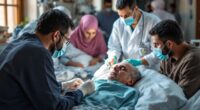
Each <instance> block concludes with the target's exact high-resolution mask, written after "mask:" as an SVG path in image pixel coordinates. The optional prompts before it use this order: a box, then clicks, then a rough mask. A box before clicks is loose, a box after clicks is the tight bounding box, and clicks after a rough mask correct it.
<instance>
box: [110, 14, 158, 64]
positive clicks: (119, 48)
mask: <svg viewBox="0 0 200 110" xmlns="http://www.w3.org/2000/svg"><path fill="white" fill-rule="evenodd" d="M158 22H160V19H159V18H158V17H157V16H155V15H153V14H150V13H146V12H143V11H142V16H141V18H140V20H139V22H138V24H137V26H136V27H135V29H134V31H133V32H132V30H131V28H130V26H127V25H125V24H124V22H123V21H122V20H121V18H119V19H117V20H116V21H115V23H114V24H113V30H112V33H111V36H110V39H109V42H108V52H107V54H108V57H113V56H116V57H117V60H119V58H120V57H122V58H125V59H127V58H134V59H139V58H142V57H144V58H145V59H146V60H147V61H148V63H149V64H150V65H151V64H155V63H158V62H159V61H158V59H157V58H156V57H155V56H154V55H153V53H151V52H152V48H151V38H150V34H149V31H150V29H151V28H152V27H153V26H155V25H156V24H157V23H158ZM150 53H151V54H150ZM148 54H149V55H148ZM121 55H122V56H121Z"/></svg>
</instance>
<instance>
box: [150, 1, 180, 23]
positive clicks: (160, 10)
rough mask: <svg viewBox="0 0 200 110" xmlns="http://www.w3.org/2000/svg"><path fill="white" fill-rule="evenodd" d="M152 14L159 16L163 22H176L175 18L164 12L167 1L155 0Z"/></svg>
mask: <svg viewBox="0 0 200 110" xmlns="http://www.w3.org/2000/svg"><path fill="white" fill-rule="evenodd" d="M151 7H152V10H153V11H152V13H153V14H155V15H156V16H158V17H159V18H160V19H161V20H168V19H169V20H173V21H176V19H175V16H174V15H172V14H171V13H169V12H167V11H165V10H164V8H165V1H164V0H153V1H152V2H151Z"/></svg>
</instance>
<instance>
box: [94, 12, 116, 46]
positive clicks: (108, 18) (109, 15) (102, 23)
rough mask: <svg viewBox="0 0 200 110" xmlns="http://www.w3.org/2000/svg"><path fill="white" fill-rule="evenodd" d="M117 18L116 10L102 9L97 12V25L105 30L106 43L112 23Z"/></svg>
mask: <svg viewBox="0 0 200 110" xmlns="http://www.w3.org/2000/svg"><path fill="white" fill-rule="evenodd" d="M118 18H119V16H118V14H117V12H115V11H113V10H103V11H101V12H99V13H98V14H97V19H98V22H99V27H100V28H101V29H102V31H104V32H105V36H106V37H105V38H106V39H105V40H106V43H107V41H108V37H109V36H110V33H111V31H112V27H113V23H114V22H115V21H116V20H117V19H118Z"/></svg>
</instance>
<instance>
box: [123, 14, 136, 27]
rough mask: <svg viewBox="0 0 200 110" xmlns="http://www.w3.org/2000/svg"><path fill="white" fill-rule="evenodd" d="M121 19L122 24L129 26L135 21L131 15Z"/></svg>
mask: <svg viewBox="0 0 200 110" xmlns="http://www.w3.org/2000/svg"><path fill="white" fill-rule="evenodd" d="M123 21H124V24H126V25H128V26H131V25H132V24H133V23H134V22H135V19H134V18H133V17H132V16H130V17H128V18H125V19H123Z"/></svg>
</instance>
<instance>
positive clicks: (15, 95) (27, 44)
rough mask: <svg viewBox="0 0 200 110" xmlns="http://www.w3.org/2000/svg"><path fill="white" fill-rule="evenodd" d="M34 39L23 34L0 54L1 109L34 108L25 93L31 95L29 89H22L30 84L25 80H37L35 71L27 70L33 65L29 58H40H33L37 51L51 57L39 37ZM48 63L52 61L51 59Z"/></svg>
mask: <svg viewBox="0 0 200 110" xmlns="http://www.w3.org/2000/svg"><path fill="white" fill-rule="evenodd" d="M21 39H23V40H21ZM24 39H26V40H24ZM35 39H37V38H36V37H35V36H31V37H30V36H23V37H22V38H20V39H18V40H16V41H14V42H12V43H11V44H9V45H8V46H7V48H6V49H5V50H4V51H3V52H2V54H1V55H0V62H1V68H0V79H1V80H0V89H1V91H0V95H1V97H0V108H1V110H10V109H15V110H20V109H22V108H23V109H26V110H33V108H35V107H34V105H32V104H31V101H29V99H28V97H27V96H26V95H25V94H27V95H31V94H29V93H30V91H24V90H25V89H26V88H29V86H30V85H29V84H28V83H26V81H27V80H31V81H32V80H33V79H34V80H35V83H36V82H37V80H36V79H37V78H35V77H36V76H38V75H36V74H37V73H30V72H28V71H29V69H30V66H34V65H32V64H34V63H32V62H31V60H33V61H34V60H40V59H35V58H36V57H35V56H40V55H39V53H41V54H42V53H43V52H45V53H46V56H47V57H48V56H49V57H48V59H49V60H50V59H51V57H50V53H48V52H47V50H45V48H44V47H43V46H42V44H41V43H40V42H39V39H37V40H36V41H34V40H35ZM33 52H37V53H38V54H32V53H33ZM24 54H26V56H24ZM41 57H42V55H41ZM14 61H15V62H14ZM49 63H52V62H51V60H50V62H49ZM52 70H53V69H52ZM25 74H26V75H25ZM31 74H32V75H31ZM24 76H26V77H24ZM13 78H14V79H13ZM38 80H40V79H38ZM38 87H40V86H38ZM38 89H39V88H38ZM57 89H58V88H57ZM33 95H34V94H33ZM35 101H36V100H35ZM22 102H23V103H22ZM2 103H5V104H2Z"/></svg>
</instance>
